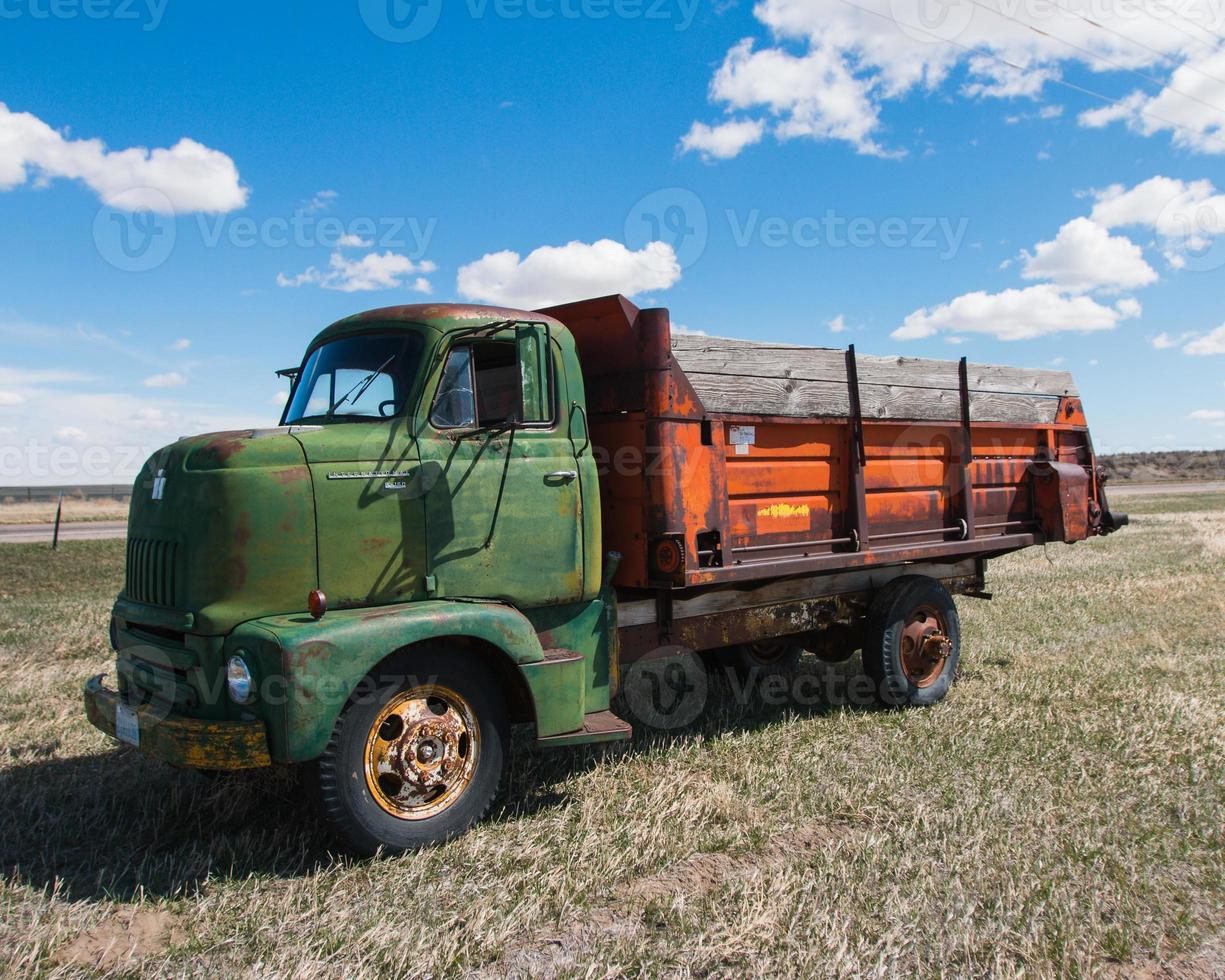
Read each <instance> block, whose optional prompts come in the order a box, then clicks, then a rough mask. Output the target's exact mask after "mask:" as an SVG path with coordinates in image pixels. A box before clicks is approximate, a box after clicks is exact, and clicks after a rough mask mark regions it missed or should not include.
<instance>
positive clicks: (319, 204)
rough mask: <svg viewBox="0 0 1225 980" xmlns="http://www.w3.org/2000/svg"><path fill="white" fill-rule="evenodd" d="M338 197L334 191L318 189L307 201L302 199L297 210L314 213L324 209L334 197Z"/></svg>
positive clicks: (332, 202)
mask: <svg viewBox="0 0 1225 980" xmlns="http://www.w3.org/2000/svg"><path fill="white" fill-rule="evenodd" d="M338 197H340V195H339V194H337V193H336V192H335V191H319V192H317V193H316V194H315V196H314V197H312V198H311V199H310V200H309V201H303V202H302V204H301V205H300V206H299V208H298V210H299V211H305V212H306V213H307V214H316V213H318V212H319V211H326V210H327V209H328V208H330V207H331V206H332V205H333V204H335V203H336V199H337V198H338Z"/></svg>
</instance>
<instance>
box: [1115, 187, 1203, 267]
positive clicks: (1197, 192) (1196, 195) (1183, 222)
mask: <svg viewBox="0 0 1225 980" xmlns="http://www.w3.org/2000/svg"><path fill="white" fill-rule="evenodd" d="M1094 198H1095V204H1094V206H1093V214H1092V217H1093V220H1094V221H1096V222H1097V223H1098V224H1100V225H1102V226H1103V227H1105V228H1125V227H1142V228H1151V229H1152V230H1153V231H1155V232H1157V234H1158V235H1160V236H1161V239H1162V247H1163V250H1164V253H1165V257H1166V260H1167V261H1168V262H1169V263H1170V265H1171V266H1172V267H1173V268H1175V269H1181V268H1183V267H1185V266H1186V265H1187V263H1188V261H1199V260H1204V259H1206V260H1207V261H1208V262H1209V263H1211V264H1214V265H1215V261H1216V255H1215V250H1216V249H1221V248H1225V243H1223V242H1221V241H1219V240H1218V239H1221V238H1222V237H1225V194H1222V193H1221V192H1220V191H1218V190H1217V189H1216V187H1215V186H1214V185H1213V184H1212V182H1211V181H1209V180H1196V181H1184V180H1178V179H1175V178H1172V177H1162V176H1157V177H1152V178H1150V179H1149V180H1146V181H1144V182H1143V183H1141V184H1137V185H1136V186H1134V187H1130V188H1128V187H1124V186H1123V185H1122V184H1112V185H1111V186H1110V187H1107V188H1105V189H1103V190H1099V191H1095V192H1094ZM1208 250H1214V254H1213V255H1211V256H1204V255H1203V254H1202V253H1204V252H1206V251H1208ZM1222 262H1225V259H1222Z"/></svg>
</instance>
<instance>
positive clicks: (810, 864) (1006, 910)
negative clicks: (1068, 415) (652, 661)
mask: <svg viewBox="0 0 1225 980" xmlns="http://www.w3.org/2000/svg"><path fill="white" fill-rule="evenodd" d="M1127 503H1128V507H1127V509H1128V510H1130V511H1131V512H1132V513H1133V514H1134V515H1135V517H1134V520H1135V523H1134V524H1133V525H1132V526H1131V527H1129V528H1127V529H1126V530H1125V531H1123V532H1122V533H1120V534H1117V535H1115V536H1113V537H1111V538H1108V539H1104V540H1095V541H1093V542H1089V543H1086V544H1081V545H1077V546H1075V547H1071V548H1067V547H1057V548H1056V547H1053V548H1051V549H1050V550H1049V553H1047V554H1044V552H1043V551H1042V550H1041V549H1034V550H1032V551H1031V552H1029V553H1025V554H1021V555H1017V556H1014V557H1012V558H1009V559H1006V560H1002V561H999V562H997V563H994V564H993V566H992V574H991V580H990V587H991V589H992V590H993V591H994V592H995V600H994V602H991V603H983V602H977V601H973V600H963V601H962V602H961V608H962V616H963V624H964V654H963V659H962V668H961V677H960V679H959V682H958V684H957V686H956V687H955V688H954V689H953V692H952V694H951V695H950V696H949V698H948V699H947V700H946V701H945V702H944V703H942V704H941V705H939V706H938V707H936V708H933V709H929V710H926V711H906V712H887V711H874V710H850V709H834V708H831V707H829V706H825V705H821V704H817V705H815V706H807V707H804V708H795V707H791V708H788V707H763V706H760V705H758V706H749V707H739V706H736V705H735V704H733V703H731V701H730V700H725V701H724V702H722V703H719V704H716V705H715V706H714V708H713V709H712V710H711V711H710V712H709V713H708V715H707V716H706V717H704V718H703V720H701V721H700V722H699V723H698V725H697V727H696V728H694V729H693V730H691V731H687V732H684V733H681V734H670V735H652V734H649V733H639V734H638V735H637V736H636V739H635V741H634V742H633V743H632V744H631V745H630V746H628V747H625V748H620V749H615V750H611V751H608V752H606V753H604V754H598V753H596V752H593V751H587V750H576V751H569V752H564V751H559V752H555V753H550V754H538V753H536V752H534V751H533V750H532V749H531V748H530V747H529V746H527V745H525V744H524V745H521V746H520V747H519V748H518V750H517V751H516V752H515V753H514V755H513V758H512V771H511V774H510V777H509V783H510V788H509V793H508V796H507V802H506V803H505V804H504V805H503V806H502V807H501V809H500V810H498V811H497V812H496V813H495V816H494V818H493V819H492V820H491V821H489V822H488V823H486V824H484V825H482V826H480V827H479V828H477V829H476V830H475V831H474V832H473V833H471V834H470V835H469V836H467V837H466V838H464V839H462V840H459V841H456V842H454V843H452V844H450V845H447V846H445V847H441V848H438V849H435V850H431V851H428V852H423V853H419V854H416V855H413V856H409V857H405V858H401V859H397V860H386V861H374V862H357V861H352V860H347V859H341V858H337V857H334V856H332V855H331V854H330V853H329V851H328V842H327V840H326V839H325V838H324V837H323V836H322V835H321V834H320V832H319V830H318V829H317V828H316V827H315V825H314V824H313V823H312V822H311V821H310V820H309V819H308V818H307V817H306V816H305V815H304V814H303V813H302V812H301V810H300V806H299V804H298V802H297V796H296V793H295V788H294V785H293V782H292V780H290V779H283V778H270V777H268V776H266V775H255V776H249V777H245V778H231V779H224V780H219V781H209V780H206V779H205V778H203V777H200V776H196V775H193V774H189V773H181V772H175V771H172V770H170V769H167V768H165V767H162V766H159V765H156V764H152V763H148V762H146V761H144V760H143V759H142V758H141V757H140V756H139V755H138V754H136V753H134V752H130V751H127V750H121V749H119V748H117V747H116V746H115V745H114V744H113V743H110V742H108V741H107V740H105V739H104V738H103V737H102V736H101V735H99V734H97V733H95V732H94V731H93V730H92V729H91V728H89V726H88V725H87V724H86V723H85V722H84V720H83V719H82V716H81V710H80V702H79V695H78V692H79V689H80V686H81V684H82V682H83V681H84V680H85V678H86V677H88V676H89V675H90V674H92V673H97V672H100V671H102V670H105V669H106V668H107V666H108V661H109V656H108V651H107V647H106V639H105V637H106V622H107V615H108V603H109V601H110V599H111V598H112V596H113V594H114V593H115V592H116V590H117V589H118V586H119V582H120V576H121V561H122V548H123V545H122V542H83V543H73V544H68V545H66V546H64V547H63V548H62V549H61V551H60V552H59V553H58V554H52V553H51V552H50V551H49V550H48V549H47V548H45V547H35V546H29V547H27V546H6V547H4V548H3V550H0V558H2V559H3V562H4V568H5V572H6V573H5V576H4V580H3V582H0V668H2V669H3V671H4V682H3V684H0V972H5V973H10V974H14V975H17V974H20V975H25V974H28V973H31V972H34V973H44V974H64V975H69V974H77V973H80V972H82V971H84V970H88V969H89V968H91V967H96V966H101V967H102V968H104V969H108V970H114V971H121V972H126V973H131V974H136V975H154V974H175V975H192V974H203V973H213V972H225V973H243V974H258V975H271V974H292V975H298V976H312V975H327V976H331V975H335V974H337V973H339V972H341V971H344V972H346V973H349V974H353V975H398V974H413V975H421V974H443V973H462V972H473V973H478V974H483V975H487V976H501V975H506V974H510V975H523V976H527V975H529V974H530V975H533V976H538V975H539V976H549V975H562V976H571V975H583V976H589V975H590V976H603V975H622V974H627V975H643V974H648V975H657V974H670V975H691V974H697V975H716V976H728V977H742V976H746V975H759V974H760V975H778V974H789V975H797V974H798V975H810V976H811V975H820V976H827V975H862V974H878V975H885V974H896V973H899V972H904V973H911V972H915V971H918V972H922V973H926V974H937V973H948V974H955V975H967V974H976V975H983V974H992V975H1002V976H1009V975H1017V974H1022V973H1023V974H1026V975H1038V976H1064V975H1102V974H1106V975H1115V974H1118V973H1133V972H1134V973H1139V974H1140V975H1144V976H1166V975H1168V976H1182V975H1195V974H1194V973H1193V972H1192V971H1195V970H1198V971H1200V973H1199V975H1202V976H1211V975H1213V974H1212V972H1211V971H1212V970H1214V969H1215V970H1225V944H1222V942H1221V940H1220V939H1219V938H1217V937H1219V936H1220V934H1221V929H1222V928H1223V927H1225V913H1223V912H1222V908H1223V907H1225V846H1223V845H1225V662H1223V661H1222V655H1221V649H1222V634H1223V633H1225V597H1223V594H1222V589H1221V585H1222V575H1223V573H1225V497H1200V498H1189V497H1179V498H1170V499H1169V500H1168V501H1163V500H1161V499H1158V498H1152V499H1148V500H1129V501H1128V502H1127ZM1048 559H1049V560H1048ZM809 666H810V669H811V670H813V671H834V672H841V674H848V673H853V672H855V671H856V670H857V661H851V662H850V663H849V664H846V665H841V666H839V667H835V668H825V667H821V666H820V665H818V664H815V663H813V664H811V665H809ZM593 964H594V965H593ZM1164 971H1168V972H1164ZM1205 971H1207V972H1205Z"/></svg>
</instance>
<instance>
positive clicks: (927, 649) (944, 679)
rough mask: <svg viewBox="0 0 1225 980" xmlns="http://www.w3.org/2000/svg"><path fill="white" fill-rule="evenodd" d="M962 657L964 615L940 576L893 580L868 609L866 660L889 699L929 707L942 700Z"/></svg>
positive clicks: (897, 703) (867, 668) (879, 688)
mask: <svg viewBox="0 0 1225 980" xmlns="http://www.w3.org/2000/svg"><path fill="white" fill-rule="evenodd" d="M960 657H961V621H960V620H959V618H958V616H957V606H956V605H955V604H954V602H953V597H952V596H951V595H950V594H949V591H948V589H946V588H945V587H944V585H943V584H941V583H940V582H938V581H936V580H935V579H931V578H925V577H922V576H908V577H906V578H901V579H896V580H895V581H893V582H890V583H889V584H888V585H887V586H885V588H884V589H882V590H881V592H880V593H879V594H878V595H877V597H876V600H875V601H874V602H873V604H872V609H871V611H870V612H869V614H868V627H867V634H866V636H865V638H864V646H863V666H864V670H865V671H866V672H867V674H868V676H869V677H871V678H872V679H873V680H874V681H875V682H876V690H877V695H878V697H879V698H880V700H881V701H882V702H884V703H885V704H889V705H894V706H901V705H911V706H915V707H926V706H928V705H933V704H936V703H937V702H939V701H941V700H943V698H944V696H945V695H946V694H948V692H949V688H950V687H952V685H953V678H954V676H955V675H956V673H957V663H958V661H959V660H960Z"/></svg>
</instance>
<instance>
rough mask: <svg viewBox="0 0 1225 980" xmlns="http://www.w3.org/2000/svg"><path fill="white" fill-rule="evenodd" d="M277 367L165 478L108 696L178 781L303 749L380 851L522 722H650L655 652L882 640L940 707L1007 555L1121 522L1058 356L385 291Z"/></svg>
mask: <svg viewBox="0 0 1225 980" xmlns="http://www.w3.org/2000/svg"><path fill="white" fill-rule="evenodd" d="M753 332H755V333H761V332H767V331H765V330H764V329H763V328H761V327H760V326H755V327H754V329H753ZM279 373H281V374H283V375H285V376H288V377H289V378H290V379H291V382H292V391H291V394H290V397H289V400H288V403H287V405H286V408H285V412H284V415H283V417H282V419H281V424H280V425H279V426H277V427H275V428H268V429H255V430H249V431H239V432H226V433H220V434H213V435H204V436H199V437H195V438H187V439H182V440H180V441H178V442H176V443H174V444H173V445H171V446H169V447H167V448H165V449H164V450H162V451H160V452H158V453H157V454H155V455H154V457H153V458H152V459H151V460H150V461H149V463H148V465H147V468H146V469H145V470H144V472H143V473H142V475H141V476H140V478H139V479H138V481H137V484H136V487H135V492H134V494H133V498H132V507H131V515H130V519H129V537H128V543H127V572H126V583H125V586H124V589H123V592H122V594H121V595H120V596H119V598H118V600H117V601H116V603H115V606H114V612H113V617H112V620H111V642H112V645H113V647H114V649H115V651H116V656H117V661H116V674H117V683H116V684H115V686H114V687H109V686H107V681H106V679H105V677H97V678H94V679H92V680H90V681H89V682H88V684H87V686H86V689H85V707H86V711H87V713H88V716H89V718H90V720H91V721H92V723H93V724H94V725H95V726H97V727H98V728H100V729H101V730H102V731H103V732H105V733H107V734H108V735H111V736H114V737H116V738H118V739H119V740H120V741H123V742H126V743H129V744H131V745H134V746H137V747H138V748H139V749H140V750H141V751H142V752H144V753H146V754H147V755H149V756H151V757H155V758H158V759H161V760H164V761H166V762H168V763H171V764H173V765H177V766H183V767H191V768H196V769H201V770H232V769H243V768H255V767H265V766H271V765H301V766H302V768H303V770H304V771H305V773H306V774H307V776H308V778H309V784H310V785H311V786H312V787H313V788H314V791H315V795H316V796H317V799H318V802H319V804H320V806H321V808H322V812H323V814H324V816H325V818H326V820H327V821H328V822H329V824H330V825H331V827H332V828H333V830H334V831H335V833H336V834H337V836H338V837H339V838H340V840H341V841H342V842H343V843H344V844H345V845H346V846H347V847H348V848H350V849H351V850H353V851H355V852H358V853H362V854H372V853H375V852H377V851H379V850H385V851H387V852H397V851H403V850H406V849H409V848H414V847H418V846H421V845H424V844H428V843H432V842H437V841H441V840H445V839H447V838H449V837H452V836H454V835H456V834H458V833H461V832H463V831H464V830H466V829H467V828H468V827H470V826H471V825H472V824H473V822H474V821H477V820H479V819H480V818H481V817H482V816H483V815H484V814H485V813H486V812H487V810H488V808H489V806H490V804H491V801H492V800H493V799H494V797H495V793H496V791H497V789H498V786H499V782H500V779H501V776H502V774H503V770H504V763H505V761H506V754H507V744H508V743H507V739H508V727H509V726H510V725H511V724H512V723H527V724H530V725H532V726H533V727H534V733H535V738H536V740H537V742H538V743H539V744H540V745H544V746H567V745H578V744H581V743H589V742H600V741H611V740H618V739H625V738H627V737H629V735H630V726H629V724H627V723H626V722H625V721H624V720H622V718H620V717H618V716H617V715H615V714H614V713H613V711H612V710H611V709H610V704H612V703H613V702H612V701H611V700H610V699H612V698H613V696H614V694H615V693H616V691H617V688H618V685H619V683H620V678H621V677H622V674H623V672H626V671H632V670H633V669H634V668H635V666H636V665H637V666H639V667H640V666H641V665H642V664H644V663H651V662H652V661H651V659H650V658H658V657H661V656H665V655H674V654H676V653H677V651H691V653H690V654H689V656H694V655H695V654H694V653H693V652H697V653H700V654H701V656H702V657H704V658H706V659H707V660H709V661H710V662H711V663H719V664H723V665H725V666H727V665H730V666H731V667H733V668H735V669H736V670H738V671H741V672H749V673H752V672H753V671H755V670H760V671H765V672H769V673H772V674H773V675H777V674H778V673H780V672H785V671H786V670H788V669H790V668H792V667H793V666H794V664H795V661H796V658H798V657H799V655H800V653H801V651H802V650H804V649H807V650H811V651H814V652H815V653H816V654H818V655H819V656H821V657H823V658H825V659H829V660H834V659H839V658H843V657H847V656H849V655H851V654H852V653H853V652H854V651H857V650H861V651H862V663H863V675H864V676H866V677H867V678H870V679H871V680H872V682H873V684H875V685H877V688H876V694H877V696H878V697H879V698H880V699H881V700H884V701H886V702H890V703H893V704H909V705H929V704H932V703H934V702H936V701H938V700H940V699H941V698H942V697H943V696H944V695H945V693H946V692H947V691H948V689H949V686H950V684H951V683H952V681H953V677H954V673H955V671H956V669H957V663H958V657H959V653H960V636H959V628H958V617H957V610H956V607H955V605H954V602H953V598H952V596H953V595H954V594H961V595H971V596H975V595H978V596H981V595H984V592H983V589H984V584H985V572H986V561H987V560H988V559H989V558H992V557H995V556H998V555H1003V554H1006V553H1008V552H1013V551H1016V550H1018V549H1021V548H1025V547H1028V546H1030V545H1035V544H1040V543H1044V542H1050V541H1062V542H1075V541H1080V540H1082V539H1085V538H1088V537H1090V536H1092V535H1098V534H1106V533H1108V532H1110V531H1113V530H1115V529H1116V528H1118V527H1120V526H1121V525H1122V524H1124V523H1125V522H1126V518H1125V517H1124V516H1123V515H1117V514H1112V513H1111V511H1110V510H1109V509H1108V507H1107V504H1106V499H1105V495H1104V490H1103V486H1102V482H1103V477H1102V474H1101V473H1100V472H1099V470H1098V469H1097V466H1096V461H1095V458H1094V452H1093V447H1092V444H1091V442H1090V438H1089V432H1088V428H1087V425H1086V421H1085V415H1084V412H1083V410H1082V407H1081V402H1080V399H1079V397H1078V394H1077V392H1076V390H1075V388H1074V386H1073V382H1072V379H1071V377H1070V376H1069V375H1067V374H1064V373H1061V372H1052V371H1024V370H1016V369H1009V368H1002V367H989V366H978V365H970V364H967V363H966V362H965V360H962V361H961V362H960V363H956V362H942V361H930V360H917V359H907V358H869V357H863V356H857V355H856V353H855V351H854V348H851V349H850V350H847V351H832V350H827V349H820V348H812V347H796V346H785V345H780V344H761V343H751V342H748V341H742V340H725V339H720V338H714V337H706V336H697V335H690V334H684V333H679V332H677V333H673V331H672V330H671V328H670V324H669V316H668V312H667V311H666V310H662V309H654V310H639V309H637V308H636V307H635V306H634V305H633V304H632V303H630V302H629V301H628V300H626V299H624V298H622V297H617V296H614V297H607V298H604V299H598V300H590V301H586V302H581V303H574V304H571V305H567V306H562V307H557V308H554V309H551V310H547V311H542V312H526V311H520V310H508V309H494V308H489V307H479V306H463V305H426V306H399V307H392V308H389V309H380V310H374V311H371V312H367V313H362V314H359V315H357V316H353V317H350V318H348V319H345V320H342V321H340V322H339V323H336V324H333V325H332V326H330V327H328V328H327V329H326V330H324V331H323V332H322V333H320V334H319V335H318V336H317V337H316V338H315V339H314V340H313V341H311V343H310V345H309V347H308V348H307V350H306V354H305V358H304V359H303V361H302V363H301V366H300V367H299V368H295V369H289V370H286V371H283V372H279ZM660 662H662V661H660Z"/></svg>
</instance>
